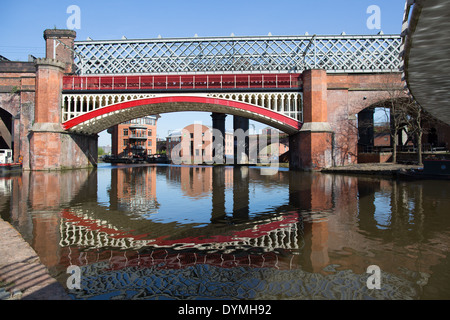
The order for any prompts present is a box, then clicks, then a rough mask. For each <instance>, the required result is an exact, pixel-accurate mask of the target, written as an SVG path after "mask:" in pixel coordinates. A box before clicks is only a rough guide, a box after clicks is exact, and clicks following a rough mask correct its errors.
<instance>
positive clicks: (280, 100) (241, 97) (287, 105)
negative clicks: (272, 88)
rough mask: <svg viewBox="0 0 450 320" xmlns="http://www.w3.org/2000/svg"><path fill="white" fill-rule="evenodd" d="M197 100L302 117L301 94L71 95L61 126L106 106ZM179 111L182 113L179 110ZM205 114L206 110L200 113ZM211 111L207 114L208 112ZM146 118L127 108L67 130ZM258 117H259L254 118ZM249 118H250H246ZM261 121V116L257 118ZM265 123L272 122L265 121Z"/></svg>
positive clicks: (97, 128) (93, 128) (138, 110)
mask: <svg viewBox="0 0 450 320" xmlns="http://www.w3.org/2000/svg"><path fill="white" fill-rule="evenodd" d="M175 95H179V96H201V97H213V98H220V99H226V100H231V101H238V102H244V103H247V104H251V105H254V106H258V107H262V108H265V109H268V110H271V111H274V112H277V113H280V114H282V115H284V116H287V117H289V118H292V119H294V120H296V121H299V122H301V121H303V114H302V95H303V94H302V93H301V92H258V93H250V92H236V93H232V92H230V93H205V94H200V93H199V94H197V93H186V94H152V93H111V94H109V93H97V94H95V93H82V94H79V93H74V94H63V106H62V123H63V124H64V123H65V122H67V121H69V120H72V119H74V118H76V117H79V116H82V115H84V114H86V113H89V112H92V111H94V110H98V109H101V108H107V107H109V106H112V105H115V104H118V103H123V102H128V101H133V100H141V99H148V98H157V97H167V96H170V97H172V96H175ZM152 111H153V112H155V114H159V113H164V112H167V111H165V110H163V109H161V110H152ZM180 111H182V110H180ZM204 111H208V110H204ZM209 111H211V110H209ZM147 114H148V110H146V109H145V108H138V107H135V108H131V110H130V109H126V110H119V111H115V112H113V113H112V114H111V115H109V116H108V115H104V116H100V117H97V118H94V119H90V120H88V121H85V122H83V123H80V124H78V125H76V126H75V127H73V128H72V129H70V131H73V132H82V133H87V134H93V133H98V132H100V131H103V130H105V129H107V128H109V127H111V126H113V125H115V124H117V123H122V122H125V121H128V120H130V119H134V118H139V117H142V116H144V115H147ZM258 116H260V115H258ZM249 117H250V118H251V117H252V115H251V114H249ZM260 117H261V116H260ZM267 121H273V120H271V119H267Z"/></svg>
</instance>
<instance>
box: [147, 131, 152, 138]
mask: <svg viewBox="0 0 450 320" xmlns="http://www.w3.org/2000/svg"><path fill="white" fill-rule="evenodd" d="M151 135H152V130H151V129H148V136H149V137H150V136H151Z"/></svg>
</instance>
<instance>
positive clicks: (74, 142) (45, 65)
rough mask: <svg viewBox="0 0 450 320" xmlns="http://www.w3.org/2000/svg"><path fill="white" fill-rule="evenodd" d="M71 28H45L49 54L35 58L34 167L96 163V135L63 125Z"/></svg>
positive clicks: (31, 154) (31, 153)
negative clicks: (67, 129) (41, 57)
mask: <svg viewBox="0 0 450 320" xmlns="http://www.w3.org/2000/svg"><path fill="white" fill-rule="evenodd" d="M75 36H76V33H75V32H74V31H71V30H56V29H51V30H45V31H44V39H45V40H46V48H47V53H46V58H43V59H36V61H35V64H36V98H35V109H34V124H33V126H32V128H31V130H30V133H29V141H30V148H29V157H30V169H31V170H59V169H65V168H67V169H72V168H82V167H90V166H95V165H96V162H97V138H98V136H97V135H95V136H92V135H90V136H88V135H80V134H72V133H69V132H66V131H65V130H64V129H63V127H62V125H61V119H62V117H61V112H62V110H61V106H62V79H63V76H64V74H65V73H66V74H67V73H72V72H73V53H72V51H71V50H72V49H71V48H73V43H74V39H75Z"/></svg>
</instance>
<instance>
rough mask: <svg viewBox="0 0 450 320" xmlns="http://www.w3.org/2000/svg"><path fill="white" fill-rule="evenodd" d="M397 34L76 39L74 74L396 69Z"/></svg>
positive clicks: (398, 42)
mask: <svg viewBox="0 0 450 320" xmlns="http://www.w3.org/2000/svg"><path fill="white" fill-rule="evenodd" d="M400 46H401V37H400V35H336V36H317V35H314V36H263V37H217V38H214V37H206V38H178V39H148V40H128V39H124V40H108V41H92V40H91V41H76V42H75V44H74V50H75V53H76V54H75V66H76V70H77V73H78V74H79V75H100V74H103V75H107V74H109V75H113V74H161V73H163V74H182V73H196V74H207V73H222V74H223V73H233V74H235V73H301V72H303V70H306V69H313V68H322V69H326V70H327V71H328V72H358V73H361V72H393V71H399V68H400V66H401V59H400V58H399V53H400Z"/></svg>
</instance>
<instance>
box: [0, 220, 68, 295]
mask: <svg viewBox="0 0 450 320" xmlns="http://www.w3.org/2000/svg"><path fill="white" fill-rule="evenodd" d="M0 235H1V236H0V300H2V299H3V300H6V299H13V300H18V299H22V300H70V298H69V296H68V295H67V293H66V292H65V290H64V288H63V286H62V285H61V284H60V283H58V282H57V281H56V280H55V279H54V278H52V277H51V276H50V275H49V273H48V270H47V268H46V267H45V266H44V265H43V264H42V263H41V262H40V260H39V257H38V255H37V253H36V252H35V251H34V250H33V249H32V248H31V246H30V245H29V244H28V243H27V242H26V241H25V240H24V239H23V238H22V236H21V235H20V234H19V232H17V230H16V229H14V227H12V226H11V224H9V223H8V222H6V221H4V220H2V219H0Z"/></svg>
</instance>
